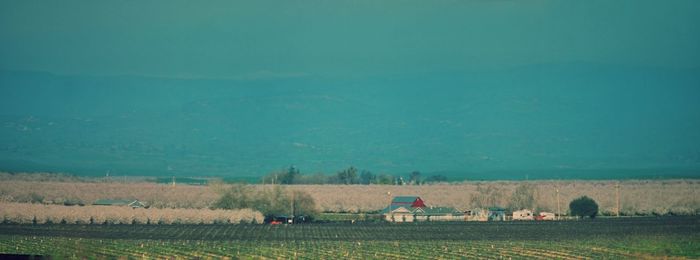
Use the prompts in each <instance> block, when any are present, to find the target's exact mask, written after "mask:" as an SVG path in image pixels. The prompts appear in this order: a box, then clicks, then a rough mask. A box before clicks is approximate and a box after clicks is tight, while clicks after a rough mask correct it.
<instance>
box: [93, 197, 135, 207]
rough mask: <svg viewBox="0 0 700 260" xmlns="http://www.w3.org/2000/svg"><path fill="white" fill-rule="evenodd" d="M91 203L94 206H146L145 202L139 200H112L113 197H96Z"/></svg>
mask: <svg viewBox="0 0 700 260" xmlns="http://www.w3.org/2000/svg"><path fill="white" fill-rule="evenodd" d="M92 205H95V206H129V207H132V208H146V207H147V206H146V204H144V203H143V202H140V201H139V200H113V199H98V200H96V201H95V203H93V204H92Z"/></svg>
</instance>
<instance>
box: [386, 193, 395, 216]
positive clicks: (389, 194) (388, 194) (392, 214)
mask: <svg viewBox="0 0 700 260" xmlns="http://www.w3.org/2000/svg"><path fill="white" fill-rule="evenodd" d="M386 195H387V196H389V212H387V213H388V214H391V218H390V220H391V221H392V222H393V221H394V213H393V212H391V191H388V192H387V193H386Z"/></svg>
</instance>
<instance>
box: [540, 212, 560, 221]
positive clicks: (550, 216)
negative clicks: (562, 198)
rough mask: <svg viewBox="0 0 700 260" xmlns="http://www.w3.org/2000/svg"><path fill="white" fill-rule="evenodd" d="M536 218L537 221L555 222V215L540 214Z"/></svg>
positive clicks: (549, 213) (548, 213)
mask: <svg viewBox="0 0 700 260" xmlns="http://www.w3.org/2000/svg"><path fill="white" fill-rule="evenodd" d="M536 218H537V220H556V215H554V213H551V212H540V214H539V215H537V217H536Z"/></svg>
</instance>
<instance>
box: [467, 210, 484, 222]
mask: <svg viewBox="0 0 700 260" xmlns="http://www.w3.org/2000/svg"><path fill="white" fill-rule="evenodd" d="M464 220H465V221H488V220H489V211H488V209H480V208H477V209H472V210H465V211H464Z"/></svg>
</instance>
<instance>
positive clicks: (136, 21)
mask: <svg viewBox="0 0 700 260" xmlns="http://www.w3.org/2000/svg"><path fill="white" fill-rule="evenodd" d="M699 101H700V1H697V0H688V1H685V0H669V1H656V0H653V1H651V0H616V1H613V0H603V1H598V0H587V1H508V0H493V1H486V0H483V1H482V0H475V1H413V0H406V1H361V0H360V1H247V2H243V1H180V0H169V1H74V0H61V1H34V0H19V1H15V0H3V1H0V171H5V170H10V171H59V172H71V173H80V174H92V175H102V174H104V173H105V172H108V171H109V172H112V173H114V174H131V175H168V176H169V175H184V176H192V175H217V176H239V177H240V176H245V177H250V178H257V177H258V176H260V175H262V174H266V173H269V172H271V171H275V170H279V169H285V168H286V167H289V165H297V166H298V167H299V168H300V169H301V170H302V172H304V173H317V172H323V173H334V172H336V171H338V170H340V169H344V168H347V167H349V166H355V167H358V168H359V169H367V170H371V171H375V172H378V173H392V174H406V173H409V172H411V171H413V170H419V171H423V172H425V173H426V174H432V173H445V174H451V175H450V176H451V178H456V179H460V178H490V179H499V178H506V179H507V178H515V179H517V178H523V177H524V176H530V177H532V176H533V174H538V177H537V178H584V177H588V178H623V177H624V178H636V177H640V176H641V177H650V176H652V177H654V176H671V177H679V176H680V177H689V176H690V177H695V178H700V148H698V144H700V102H699ZM623 175H624V176H623ZM591 176H593V177H591Z"/></svg>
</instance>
